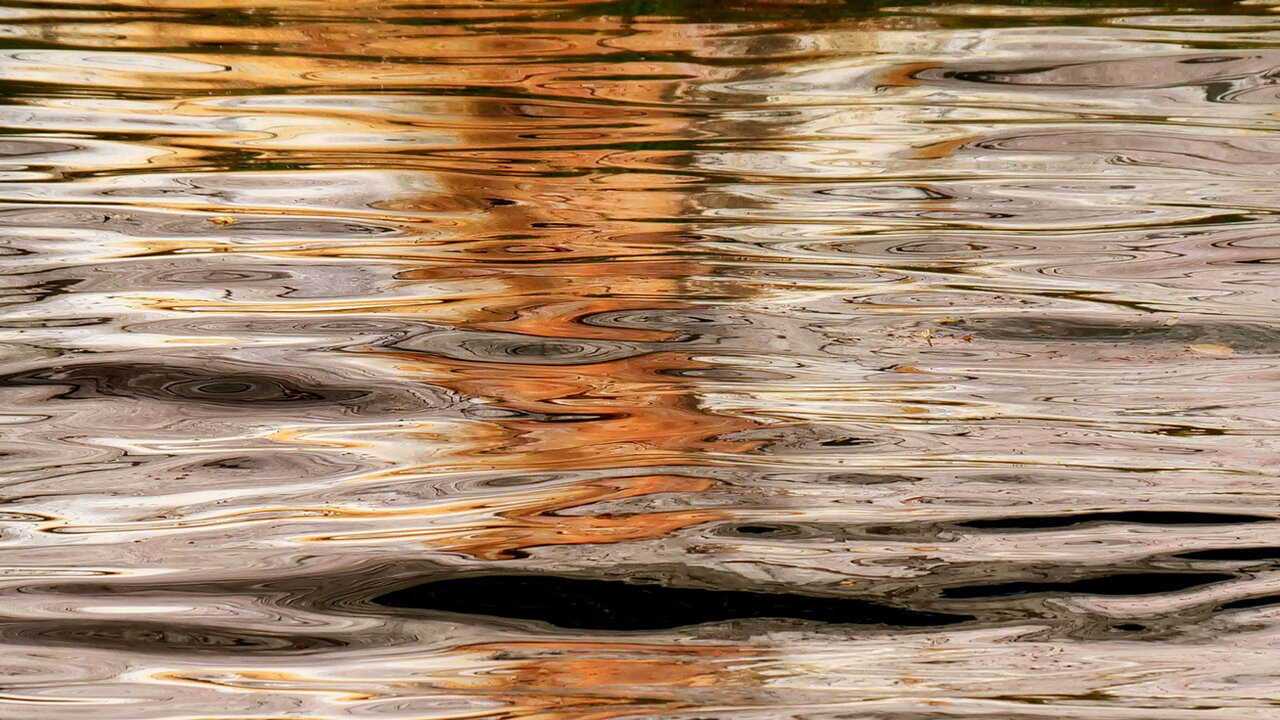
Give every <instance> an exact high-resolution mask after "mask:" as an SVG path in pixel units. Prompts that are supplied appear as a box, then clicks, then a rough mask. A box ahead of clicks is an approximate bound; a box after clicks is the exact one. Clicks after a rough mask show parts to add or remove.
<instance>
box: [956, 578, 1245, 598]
mask: <svg viewBox="0 0 1280 720" xmlns="http://www.w3.org/2000/svg"><path fill="white" fill-rule="evenodd" d="M1235 579H1236V576H1235V575H1230V574H1227V573H1127V574H1124V575H1106V576H1104V577H1095V578H1085V579H1083V580H1070V581H1066V582H1041V583H1036V582H1011V583H1000V584H998V585H968V586H964V587H953V588H947V589H946V590H943V591H942V596H943V597H948V598H988V597H1007V596H1010V595H1029V594H1031V593H1042V592H1055V591H1056V592H1073V593H1084V594H1087V595H1156V594H1159V593H1167V592H1177V591H1178V590H1186V589H1188V588H1193V587H1198V586H1200V585H1208V584H1210V583H1217V582H1225V581H1227V580H1235Z"/></svg>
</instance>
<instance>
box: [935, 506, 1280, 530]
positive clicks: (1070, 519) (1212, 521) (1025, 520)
mask: <svg viewBox="0 0 1280 720" xmlns="http://www.w3.org/2000/svg"><path fill="white" fill-rule="evenodd" d="M1274 521H1275V518H1273V517H1266V516H1263V515H1235V514H1231V513H1202V512H1173V511H1169V512H1161V511H1154V510H1127V511H1122V512H1097V513H1076V514H1072V515H1033V516H1029V517H1003V518H979V519H975V520H966V521H964V522H959V523H956V525H958V526H960V527H967V528H977V529H992V530H995V529H1010V530H1021V529H1027V530H1031V529H1036V528H1062V527H1072V526H1075V525H1085V524H1088V523H1107V522H1110V523H1136V524H1143V525H1234V524H1238V523H1256V522H1274Z"/></svg>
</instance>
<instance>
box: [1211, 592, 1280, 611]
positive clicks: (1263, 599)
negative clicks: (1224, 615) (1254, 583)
mask: <svg viewBox="0 0 1280 720" xmlns="http://www.w3.org/2000/svg"><path fill="white" fill-rule="evenodd" d="M1267 605H1280V595H1259V596H1258V597H1251V598H1245V599H1244V600H1236V601H1234V602H1229V603H1224V604H1223V605H1222V606H1221V607H1222V609H1223V610H1243V609H1245V608H1255V607H1266V606H1267Z"/></svg>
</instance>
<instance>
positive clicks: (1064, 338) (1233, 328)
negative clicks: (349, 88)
mask: <svg viewBox="0 0 1280 720" xmlns="http://www.w3.org/2000/svg"><path fill="white" fill-rule="evenodd" d="M948 328H949V329H951V330H954V331H956V332H964V333H971V334H972V335H973V336H974V337H975V338H982V339H985V340H1002V341H1025V342H1038V343H1059V342H1077V343H1124V344H1148V343H1150V344H1165V345H1181V346H1188V345H1223V346H1225V347H1228V348H1230V349H1231V350H1233V351H1235V352H1239V353H1251V354H1260V355H1262V354H1276V353H1280V327H1277V326H1274V325H1266V324H1262V323H1234V322H1213V323H1211V322H1203V321H1184V322H1178V323H1176V324H1161V323H1159V322H1152V321H1150V320H1145V319H1133V320H1128V319H1126V320H1122V321H1100V320H1086V319H1076V318H1062V317H1043V316H1035V317H1032V316H1014V317H1003V318H990V319H971V320H960V321H957V322H955V323H949V324H948Z"/></svg>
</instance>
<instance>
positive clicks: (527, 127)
mask: <svg viewBox="0 0 1280 720" xmlns="http://www.w3.org/2000/svg"><path fill="white" fill-rule="evenodd" d="M537 14H538V13H536V12H534V13H532V15H530V16H529V17H530V19H531V21H532V20H534V19H536V17H534V16H536V15H537ZM393 29H398V30H397V31H396V32H392V30H393ZM145 31H146V28H145V27H136V28H133V29H132V31H131V32H130V33H129V37H130V38H133V39H137V38H139V37H141V35H140V33H144V32H145ZM182 32H185V33H187V34H188V35H189V34H191V33H197V32H200V31H199V30H198V29H192V28H187V29H185V30H182V31H180V32H179V35H181V34H182ZM243 32H244V37H243V38H241V40H242V41H243V42H245V43H268V44H276V45H278V46H279V47H282V48H287V49H288V50H289V51H290V55H289V56H287V57H272V58H270V62H269V63H268V62H266V61H265V58H256V57H247V56H240V55H236V54H235V53H230V52H228V53H225V54H213V55H201V56H200V57H199V59H200V61H201V62H211V61H213V60H215V59H216V60H218V61H219V62H222V63H223V64H225V65H226V66H227V67H228V68H229V70H227V72H225V73H223V74H222V76H220V77H214V76H206V75H203V74H201V73H195V74H194V75H192V76H191V77H184V78H169V79H168V80H167V81H168V82H172V83H176V84H177V86H179V87H181V88H183V89H186V88H187V87H188V86H189V85H190V84H192V83H195V84H199V83H205V82H217V83H219V88H220V89H223V90H236V89H239V88H248V87H250V86H254V85H273V84H277V83H283V82H285V81H284V78H286V77H287V78H289V79H290V81H291V82H297V81H298V80H299V79H303V80H305V81H307V82H324V83H332V84H334V85H339V86H341V88H342V90H343V91H344V92H354V91H359V90H363V89H364V88H363V87H362V85H364V84H368V83H373V82H377V83H380V86H379V87H380V89H381V90H395V89H396V88H398V87H407V86H410V85H412V84H414V83H418V84H421V83H424V82H426V80H424V78H433V79H434V80H433V82H439V83H444V84H445V85H448V86H459V87H463V86H465V87H467V88H470V89H471V90H473V91H474V90H475V89H477V88H484V87H493V88H494V89H495V91H497V90H499V89H500V90H501V92H500V93H497V92H495V94H494V96H492V97H485V96H477V97H464V96H434V97H428V98H424V97H423V96H421V95H415V94H398V93H397V94H390V95H386V96H385V101H384V100H383V99H382V98H383V96H378V97H377V99H376V100H375V101H371V102H366V103H348V105H352V106H353V107H352V108H351V109H349V110H344V109H343V105H342V104H341V103H336V104H335V103H334V102H332V101H325V102H319V103H316V104H315V105H316V106H315V107H311V106H299V107H298V108H295V109H292V110H290V109H288V108H284V109H281V108H278V107H277V108H273V109H272V110H271V112H270V113H269V122H267V121H265V120H264V121H263V122H260V123H258V124H257V125H258V126H259V127H260V128H261V130H262V131H261V132H259V133H256V134H255V133H246V134H244V135H243V136H242V137H241V139H240V140H238V141H236V142H243V143H246V144H247V145H250V146H251V147H252V148H253V150H254V152H255V153H257V154H258V157H260V158H261V157H270V156H272V155H279V156H280V157H282V158H288V159H289V160H291V161H295V162H296V161H299V160H304V159H306V158H308V157H311V156H312V154H313V153H317V152H321V151H323V153H325V156H324V157H325V167H326V168H327V167H332V166H333V165H334V162H333V158H335V157H341V158H342V162H343V163H347V164H350V166H351V167H353V168H354V169H357V170H360V171H368V170H369V169H370V168H382V169H387V170H393V171H396V172H397V173H400V177H404V175H403V173H405V172H406V171H408V172H410V173H412V174H413V175H412V176H410V177H415V178H418V179H415V180H413V181H411V182H410V184H411V185H413V186H415V187H420V188H425V189H422V190H418V191H416V192H413V193H399V194H394V195H389V196H388V197H387V198H386V199H385V200H383V201H379V202H378V203H376V206H375V207H374V208H371V209H374V210H376V211H377V212H380V213H384V214H385V217H386V218H387V219H390V220H392V221H393V222H396V223H398V224H399V226H400V227H402V228H404V229H405V230H406V232H407V233H408V234H407V235H401V236H398V237H396V238H394V239H392V240H391V241H388V242H384V243H380V242H379V241H376V240H375V241H362V240H352V241H350V242H347V243H342V242H337V243H335V242H326V243H318V244H316V245H314V246H309V247H308V246H301V247H300V246H294V247H285V246H282V245H271V244H259V245H253V246H237V245H235V243H234V241H230V240H229V241H227V242H222V241H220V238H221V237H232V236H234V234H235V229H236V226H235V225H226V226H225V230H223V231H220V232H219V231H214V232H210V236H211V237H210V240H209V241H208V242H207V243H206V244H204V247H203V248H198V246H197V245H194V244H193V243H191V242H189V241H183V244H182V245H181V249H182V250H183V251H184V252H190V251H192V250H195V249H204V250H208V251H224V252H225V251H251V252H255V253H258V254H270V255H276V256H286V257H289V256H292V257H297V256H300V255H306V256H324V257H326V258H331V259H341V260H345V261H351V262H363V261H366V260H367V259H380V260H383V261H388V262H395V263H397V264H399V265H400V266H402V267H404V268H405V269H403V270H400V271H398V272H397V273H396V275H395V284H394V285H393V286H391V287H389V288H387V290H388V292H387V293H386V294H380V295H378V296H374V297H370V298H366V299H363V300H360V301H357V302H347V301H341V300H339V301H326V300H319V301H314V302H296V301H293V302H280V303H269V302H255V303H245V302H235V303H218V302H197V301H192V300H181V299H179V300H175V301H173V302H164V303H158V305H159V306H160V307H164V308H165V309H170V310H188V311H191V310H194V311H220V310H233V311H236V312H251V313H267V314H270V313H282V312H283V313H290V314H296V313H314V314H335V313H338V314H361V315H367V314H375V313H376V314H386V315H393V316H398V317H411V318H420V319H423V320H426V321H429V322H432V323H441V324H447V325H450V326H453V327H455V328H458V329H463V330H476V331H483V332H484V333H486V337H497V338H505V339H509V340H513V341H518V342H520V343H523V344H525V345H527V346H529V347H536V346H537V345H538V343H540V342H543V341H545V340H546V339H548V338H555V339H560V340H563V341H565V342H570V343H571V342H572V341H573V340H574V339H583V340H590V341H592V342H594V343H595V344H596V345H597V346H600V345H603V346H606V347H608V344H609V343H611V342H614V343H628V342H630V343H650V345H647V346H645V347H644V348H640V349H635V350H634V351H630V350H625V349H624V352H623V353H622V356H621V357H619V356H618V353H612V354H611V356H610V358H609V359H607V360H606V361H597V360H594V359H592V358H591V357H589V356H588V357H583V358H581V359H580V360H572V359H571V360H569V361H566V362H562V361H555V362H539V361H538V360H537V358H531V359H530V360H528V361H522V359H521V357H519V356H514V355H503V354H502V353H501V352H499V351H494V352H493V353H492V354H490V355H485V354H483V353H481V354H479V355H477V356H476V357H461V358H460V356H459V354H458V353H453V352H450V351H449V348H440V349H439V352H433V349H432V348H430V347H427V348H414V349H413V350H412V351H410V350H390V349H378V350H373V349H364V350H361V351H360V352H363V353H364V354H365V356H366V357H368V358H370V359H376V360H378V361H382V362H385V363H387V364H388V367H389V368H392V369H394V370H395V371H397V372H399V373H401V374H407V375H409V376H411V377H417V378H420V379H421V380H422V381H423V382H424V383H430V384H432V385H436V386H442V387H445V388H448V389H450V390H453V391H456V392H457V393H459V394H460V395H461V396H463V397H466V398H470V399H472V400H474V401H476V402H477V403H480V404H483V405H484V406H487V407H488V408H491V409H494V410H505V411H508V412H507V413H506V414H507V415H509V416H510V417H505V418H495V417H490V418H487V419H485V420H484V421H483V422H475V423H472V424H471V425H470V426H469V429H468V431H467V433H466V436H465V437H454V438H451V441H452V447H453V452H452V454H451V455H450V456H449V457H445V458H441V457H432V458H431V459H430V460H429V461H428V462H424V463H421V464H409V465H401V466H400V467H398V468H397V469H396V470H395V473H394V474H396V475H401V476H404V477H406V478H408V477H422V476H431V475H433V474H436V475H438V474H439V473H441V472H449V473H455V472H476V471H481V472H495V471H496V472H499V473H501V472H506V471H510V472H512V473H523V474H528V473H537V472H548V473H579V474H583V475H584V479H583V480H581V481H580V482H577V483H574V484H572V485H568V486H564V485H560V486H557V487H556V489H555V491H554V494H553V495H551V496H549V495H548V493H547V492H545V491H544V490H537V489H531V490H530V491H529V493H528V494H527V495H526V496H525V499H524V501H523V502H522V503H519V504H518V506H517V507H512V506H511V504H510V503H505V502H504V504H503V506H502V509H500V510H498V511H496V512H494V513H491V514H490V515H489V517H488V519H487V520H485V521H484V522H483V524H481V525H479V526H473V527H468V528H465V529H457V528H455V529H452V530H450V531H449V532H448V533H447V534H446V535H444V536H441V533H440V525H439V524H433V525H432V526H431V527H430V528H423V531H422V532H421V533H415V532H414V531H413V529H412V528H405V527H403V526H397V527H396V528H395V529H391V528H388V529H387V531H386V532H379V531H378V530H377V529H373V530H369V531H360V532H351V533H346V534H334V535H328V536H325V537H320V538H312V539H321V540H330V541H336V540H353V541H368V540H373V539H378V538H382V539H393V538H398V539H406V538H409V537H418V538H420V539H421V541H422V542H426V543H428V544H430V545H433V546H435V547H439V548H441V549H445V550H448V551H451V552H457V553H465V554H467V555H470V556H473V557H476V558H482V559H503V558H514V557H520V556H522V555H523V554H525V553H526V552H527V551H528V550H529V549H530V548H535V547H538V546H546V545H575V544H585V543H617V542H633V541H638V540H646V539H652V538H658V537H663V536H665V535H668V534H670V533H671V532H673V531H675V530H678V529H680V528H684V527H688V526H691V525H696V524H700V523H706V522H709V521H712V520H715V519H717V518H720V517H722V515H723V511H720V510H701V509H689V510H674V511H666V512H651V513H622V514H613V513H608V512H604V511H602V512H600V513H595V514H591V513H590V512H589V511H588V510H586V508H588V507H589V506H590V505H592V504H595V503H599V502H602V501H611V500H622V499H625V498H634V497H638V496H643V495H648V494H655V493H684V494H697V493H702V492H705V491H706V490H708V489H709V488H711V487H712V486H713V485H714V483H713V481H711V480H709V479H707V478H705V477H702V476H701V473H699V472H698V471H697V468H700V467H705V466H708V465H714V464H717V463H720V462H723V461H724V456H726V455H732V454H735V453H741V452H743V451H745V450H747V449H749V448H751V447H752V445H751V444H750V443H746V442H741V441H736V440H733V439H732V438H731V437H730V436H731V435H732V434H733V433H734V432H736V431H740V430H743V429H746V428H749V427H752V426H753V424H754V423H753V422H752V421H749V420H745V419H742V418H735V417H727V416H721V415H715V414H711V413H708V412H706V411H704V410H703V409H701V408H700V406H699V397H698V396H699V386H698V382H697V380H696V378H693V377H689V376H687V375H686V374H687V373H688V372H689V371H691V370H695V369H698V368H702V367H706V363H705V362H702V361H699V360H697V359H695V357H694V356H693V354H692V353H691V351H690V350H689V349H686V347H684V346H682V340H684V338H681V337H680V336H679V335H677V334H676V333H673V332H666V331H664V330H663V329H662V324H661V323H660V322H658V323H649V324H648V325H646V327H647V329H628V328H626V327H617V326H612V327H611V326H605V325H602V324H592V319H593V318H598V317H601V316H607V315H609V314H617V313H624V314H625V313H650V314H652V313H660V312H667V313H671V312H675V313H678V312H680V311H682V310H688V309H694V308H697V307H698V304H699V302H700V300H701V299H700V298H699V293H698V291H697V289H696V288H697V282H696V279H697V278H700V277H704V276H708V275H711V274H712V273H714V272H715V269H714V267H713V266H711V265H709V264H708V263H706V262H704V261H702V260H701V259H699V258H698V254H699V253H698V251H697V244H698V241H699V238H698V237H696V235H695V234H693V233H692V232H691V231H690V229H689V226H688V225H687V221H686V218H687V217H688V216H690V214H691V203H692V198H694V197H695V196H696V193H697V181H698V176H697V174H696V173H691V172H688V168H689V167H690V166H692V165H693V164H694V156H693V155H691V154H690V151H689V150H687V149H682V148H681V147H680V143H682V142H688V141H691V140H693V139H696V138H697V137H698V135H699V131H698V127H697V123H698V117H699V116H698V114H696V113H690V112H687V111H685V110H683V109H682V107H681V105H680V104H679V103H678V102H677V101H678V100H679V96H680V94H681V93H682V92H686V91H687V90H688V89H689V88H690V87H693V86H696V85H697V84H698V83H702V82H706V81H709V80H713V79H716V78H717V77H723V76H726V75H727V71H726V70H725V69H723V68H719V69H717V68H715V67H714V66H712V65H709V64H705V63H694V62H684V61H680V60H675V59H670V58H675V57H680V56H679V55H678V54H675V53H674V52H673V51H695V52H699V51H702V50H706V51H707V52H708V53H712V52H713V51H712V50H711V47H710V46H711V45H712V44H714V43H715V42H717V40H716V33H715V29H714V27H713V26H702V25H686V24H675V23H662V22H637V21H635V20H632V19H627V18H621V17H585V18H583V17H579V18H577V19H574V20H560V19H557V21H556V22H554V23H549V24H547V25H546V26H545V27H542V26H537V27H535V26H529V27H523V28H516V27H514V26H513V27H510V28H505V29H504V30H503V31H502V32H496V33H495V32H489V33H487V34H482V33H476V32H473V31H470V30H465V29H463V28H462V27H460V26H452V25H403V26H401V25H395V24H394V23H392V24H390V25H374V24H368V23H360V24H353V25H345V26H338V25H332V26H330V25H326V24H324V23H319V24H315V23H313V24H310V25H308V24H302V25H287V26H284V27H279V28H269V27H256V28H246V29H245V30H244V31H243ZM362 33H364V34H362ZM190 40H191V41H193V42H194V41H196V40H197V38H195V37H194V36H193V37H191V38H190ZM353 49H359V50H361V51H366V50H367V51H368V53H371V54H373V55H376V56H377V57H379V58H382V59H381V60H379V61H377V62H371V61H369V60H367V59H363V58H361V59H350V58H349V57H348V58H339V57H336V56H338V55H347V56H349V55H350V53H352V52H353ZM375 49H376V52H374V50H375ZM324 55H329V56H330V57H323V56H324ZM640 55H651V56H654V57H665V58H668V59H661V60H651V59H645V60H635V59H632V58H635V57H638V56H640ZM443 57H447V58H448V61H443V60H442V61H439V62H436V61H432V60H427V61H422V62H416V63H411V64H399V61H398V59H401V58H417V59H424V58H443ZM558 57H563V58H565V59H564V60H563V61H561V60H558V59H557V58H558ZM462 59H471V60H473V62H466V63H462V62H460V60H462ZM588 59H590V61H589V62H588V61H587V60H588ZM606 60H607V61H606ZM134 79H135V80H136V79H137V78H136V77H135V78H134ZM419 86H420V85H419ZM437 86H438V85H437ZM512 96H515V97H514V98H513V97H512ZM369 97H373V96H369ZM271 102H278V101H275V100H272V101H271ZM186 109H187V111H189V112H191V113H193V114H202V113H207V112H211V111H214V110H215V108H206V107H203V106H202V105H201V104H200V101H196V102H195V103H194V104H193V105H189V106H187V108H186ZM246 125H254V123H246ZM339 129H340V130H341V132H338V130H339ZM339 138H352V140H350V141H349V144H348V145H346V146H344V145H343V144H342V141H341V139H339ZM370 139H372V140H370ZM322 140H323V142H324V144H323V145H320V144H319V143H320V142H321V141H322ZM171 141H173V142H177V143H182V144H191V145H207V144H209V143H217V142H220V143H224V144H226V143H228V138H226V137H223V138H220V139H219V138H212V139H211V138H190V137H187V138H177V137H175V138H171ZM335 143H336V144H335ZM243 226H244V225H243V224H242V225H241V227H243ZM175 247H176V246H174V245H169V246H168V247H157V246H155V245H149V246H148V247H147V248H146V249H145V251H146V252H157V251H161V252H163V251H166V250H172V249H174V248H175ZM386 267H393V266H392V265H387V266H386ZM668 346H669V347H670V349H666V348H667V347H668ZM645 468H655V471H654V472H652V473H647V472H645V470H644V469H645ZM657 468H661V469H660V470H657ZM587 473H589V474H587ZM602 475H603V477H602ZM463 504H464V505H466V504H468V503H465V502H464V503H463ZM691 504H693V505H695V506H696V503H691ZM571 509H572V510H574V512H573V513H572V514H565V511H567V510H571ZM299 511H300V512H304V513H310V512H312V510H311V509H299ZM440 511H441V509H440V508H432V509H430V510H428V511H427V512H424V513H423V514H434V515H436V516H437V517H436V518H433V523H438V522H439V518H438V515H439V513H440ZM445 511H446V512H447V511H448V509H445ZM326 514H327V515H328V516H330V517H342V516H351V517H356V516H360V517H364V518H369V517H370V516H385V517H386V518H387V519H388V520H390V519H392V518H404V517H405V516H406V513H405V511H403V510H391V511H378V510H373V511H371V512H369V511H360V512H348V511H347V510H345V509H342V508H332V509H331V510H330V511H329V512H327V513H326Z"/></svg>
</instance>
